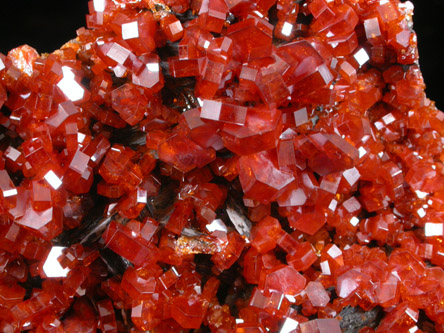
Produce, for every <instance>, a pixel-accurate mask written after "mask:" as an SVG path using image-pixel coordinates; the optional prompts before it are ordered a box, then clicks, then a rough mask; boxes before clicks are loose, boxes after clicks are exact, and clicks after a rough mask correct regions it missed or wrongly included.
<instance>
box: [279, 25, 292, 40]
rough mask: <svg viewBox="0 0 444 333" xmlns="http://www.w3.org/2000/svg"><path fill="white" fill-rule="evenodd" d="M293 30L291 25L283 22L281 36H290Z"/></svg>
mask: <svg viewBox="0 0 444 333" xmlns="http://www.w3.org/2000/svg"><path fill="white" fill-rule="evenodd" d="M292 30H293V24H290V23H288V22H285V23H284V25H283V26H282V30H281V32H282V34H283V35H284V36H287V37H288V36H290V35H291V31H292Z"/></svg>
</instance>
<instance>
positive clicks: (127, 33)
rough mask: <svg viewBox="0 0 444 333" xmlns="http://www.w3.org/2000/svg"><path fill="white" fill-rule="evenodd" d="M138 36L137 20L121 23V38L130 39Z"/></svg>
mask: <svg viewBox="0 0 444 333" xmlns="http://www.w3.org/2000/svg"><path fill="white" fill-rule="evenodd" d="M138 37H139V27H138V25H137V21H134V22H129V23H124V24H122V39H132V38H138Z"/></svg>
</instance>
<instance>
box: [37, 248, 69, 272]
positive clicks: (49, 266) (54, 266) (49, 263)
mask: <svg viewBox="0 0 444 333" xmlns="http://www.w3.org/2000/svg"><path fill="white" fill-rule="evenodd" d="M63 249H65V247H63V246H53V247H52V248H51V251H50V252H49V254H48V257H47V258H46V260H45V263H44V264H43V267H42V268H43V271H44V272H45V275H46V276H47V277H49V278H51V277H66V276H67V275H68V273H69V271H70V269H69V268H63V267H62V265H60V263H59V261H58V260H57V258H58V257H60V255H61V254H62V252H63Z"/></svg>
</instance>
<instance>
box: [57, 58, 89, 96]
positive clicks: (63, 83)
mask: <svg viewBox="0 0 444 333" xmlns="http://www.w3.org/2000/svg"><path fill="white" fill-rule="evenodd" d="M62 71H63V78H62V79H61V80H60V81H59V83H57V87H59V89H60V90H61V91H62V92H63V94H64V95H65V96H66V97H68V98H69V99H70V100H71V101H73V102H75V101H78V100H80V99H82V98H83V95H84V94H85V90H84V89H83V87H82V86H81V85H80V84H79V83H78V82H77V81H76V80H75V75H74V73H73V72H72V70H71V68H70V67H68V66H63V67H62Z"/></svg>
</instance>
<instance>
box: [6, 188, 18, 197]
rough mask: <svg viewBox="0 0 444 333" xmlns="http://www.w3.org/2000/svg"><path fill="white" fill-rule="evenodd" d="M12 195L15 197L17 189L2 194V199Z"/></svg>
mask: <svg viewBox="0 0 444 333" xmlns="http://www.w3.org/2000/svg"><path fill="white" fill-rule="evenodd" d="M13 195H17V189H15V188H13V189H11V190H7V191H4V192H3V197H4V198H7V197H12V196H13Z"/></svg>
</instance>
